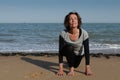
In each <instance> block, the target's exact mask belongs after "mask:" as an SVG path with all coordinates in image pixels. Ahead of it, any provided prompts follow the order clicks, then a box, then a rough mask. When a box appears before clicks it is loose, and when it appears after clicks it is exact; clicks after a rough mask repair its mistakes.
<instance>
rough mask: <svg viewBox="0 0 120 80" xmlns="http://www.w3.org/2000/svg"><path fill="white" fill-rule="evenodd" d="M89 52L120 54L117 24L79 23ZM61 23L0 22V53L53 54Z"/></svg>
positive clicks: (119, 29)
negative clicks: (86, 38)
mask: <svg viewBox="0 0 120 80" xmlns="http://www.w3.org/2000/svg"><path fill="white" fill-rule="evenodd" d="M81 27H82V28H83V29H85V30H86V31H87V32H88V34H89V47H90V53H104V54H116V53H117V54H120V23H83V24H82V26H81ZM64 29H65V27H64V24H63V23H0V53H12V52H16V53H17V52H25V53H37V52H40V53H46V52H48V53H56V52H58V48H59V43H58V42H59V34H60V32H61V31H62V30H64Z"/></svg>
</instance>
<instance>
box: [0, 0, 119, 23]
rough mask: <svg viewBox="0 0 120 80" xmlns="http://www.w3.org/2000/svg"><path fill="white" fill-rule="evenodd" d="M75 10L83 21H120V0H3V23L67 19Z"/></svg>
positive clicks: (0, 9)
mask: <svg viewBox="0 0 120 80" xmlns="http://www.w3.org/2000/svg"><path fill="white" fill-rule="evenodd" d="M71 11H74V12H78V13H79V14H80V16H81V18H82V22H83V23H120V0H0V23H63V21H64V17H65V16H66V15H67V14H68V13H69V12H71Z"/></svg>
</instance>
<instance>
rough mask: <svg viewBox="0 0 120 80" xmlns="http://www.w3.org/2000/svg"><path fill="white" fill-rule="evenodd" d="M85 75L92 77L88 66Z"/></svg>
mask: <svg viewBox="0 0 120 80" xmlns="http://www.w3.org/2000/svg"><path fill="white" fill-rule="evenodd" d="M85 74H86V75H87V76H92V75H93V74H92V71H91V69H90V66H89V65H86V70H85Z"/></svg>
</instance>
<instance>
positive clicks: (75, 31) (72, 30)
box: [70, 28, 79, 35]
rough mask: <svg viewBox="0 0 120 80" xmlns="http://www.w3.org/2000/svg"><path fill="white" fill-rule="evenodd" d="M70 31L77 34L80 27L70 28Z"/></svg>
mask: <svg viewBox="0 0 120 80" xmlns="http://www.w3.org/2000/svg"><path fill="white" fill-rule="evenodd" d="M70 33H71V34H73V35H75V34H77V33H79V29H78V28H73V29H71V30H70Z"/></svg>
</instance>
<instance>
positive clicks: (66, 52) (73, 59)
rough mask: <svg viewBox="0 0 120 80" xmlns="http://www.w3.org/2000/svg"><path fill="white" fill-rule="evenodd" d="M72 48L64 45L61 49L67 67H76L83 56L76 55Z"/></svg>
mask: <svg viewBox="0 0 120 80" xmlns="http://www.w3.org/2000/svg"><path fill="white" fill-rule="evenodd" d="M73 50H74V48H73V47H72V46H68V45H66V46H64V48H63V49H62V50H61V51H62V52H61V53H62V55H63V56H65V57H66V60H67V63H68V66H69V67H74V68H77V67H78V66H79V64H80V62H81V60H82V58H83V56H77V55H75V54H74V52H73Z"/></svg>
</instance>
